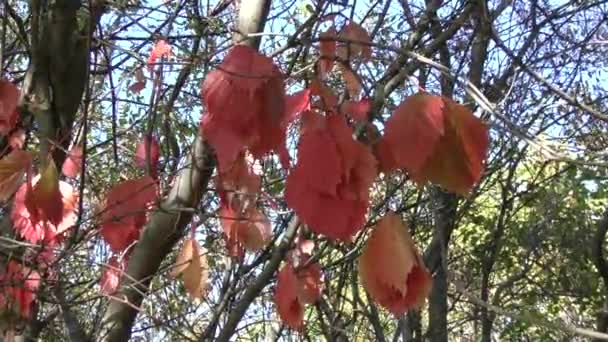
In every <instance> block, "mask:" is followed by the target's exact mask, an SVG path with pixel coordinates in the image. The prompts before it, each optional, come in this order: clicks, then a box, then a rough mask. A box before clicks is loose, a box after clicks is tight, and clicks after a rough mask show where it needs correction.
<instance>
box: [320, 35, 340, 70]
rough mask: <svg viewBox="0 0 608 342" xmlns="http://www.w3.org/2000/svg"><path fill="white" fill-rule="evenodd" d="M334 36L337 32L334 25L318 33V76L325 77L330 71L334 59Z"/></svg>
mask: <svg viewBox="0 0 608 342" xmlns="http://www.w3.org/2000/svg"><path fill="white" fill-rule="evenodd" d="M336 37H337V32H336V28H335V27H334V26H332V27H330V28H329V29H328V30H327V31H325V32H322V33H321V34H319V39H320V40H321V41H320V43H319V52H320V56H319V76H320V77H321V78H323V77H325V75H327V74H328V73H330V72H331V69H332V68H333V66H334V59H335V58H336V40H335V39H336Z"/></svg>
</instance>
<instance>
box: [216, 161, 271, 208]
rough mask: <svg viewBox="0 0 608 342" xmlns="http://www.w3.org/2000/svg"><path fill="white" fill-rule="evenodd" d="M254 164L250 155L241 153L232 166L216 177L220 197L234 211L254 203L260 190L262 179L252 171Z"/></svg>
mask: <svg viewBox="0 0 608 342" xmlns="http://www.w3.org/2000/svg"><path fill="white" fill-rule="evenodd" d="M254 165H255V162H254V160H253V157H251V155H247V156H245V154H244V153H241V154H240V155H239V157H238V159H236V160H235V162H234V163H233V164H232V166H231V167H230V168H229V169H227V170H224V171H223V172H221V173H220V174H219V175H218V177H217V178H216V182H215V183H216V187H217V190H218V192H219V195H220V199H221V200H222V202H223V203H224V204H225V205H227V206H228V207H230V208H232V210H234V211H237V212H243V211H246V210H247V207H248V205H247V204H253V203H255V199H256V198H257V196H258V195H259V193H260V191H261V188H262V179H261V176H260V174H257V173H256V172H255V171H254Z"/></svg>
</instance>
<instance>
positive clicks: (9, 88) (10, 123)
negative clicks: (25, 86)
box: [0, 80, 20, 135]
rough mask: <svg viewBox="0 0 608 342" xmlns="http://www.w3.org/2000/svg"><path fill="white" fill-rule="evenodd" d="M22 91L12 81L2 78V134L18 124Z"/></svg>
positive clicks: (0, 89)
mask: <svg viewBox="0 0 608 342" xmlns="http://www.w3.org/2000/svg"><path fill="white" fill-rule="evenodd" d="M19 96H20V91H19V89H18V88H17V87H16V86H15V85H14V84H13V83H11V82H9V81H7V80H0V134H2V135H7V134H8V133H9V132H10V131H11V130H12V129H13V128H15V125H16V124H17V117H18V113H17V104H18V102H19Z"/></svg>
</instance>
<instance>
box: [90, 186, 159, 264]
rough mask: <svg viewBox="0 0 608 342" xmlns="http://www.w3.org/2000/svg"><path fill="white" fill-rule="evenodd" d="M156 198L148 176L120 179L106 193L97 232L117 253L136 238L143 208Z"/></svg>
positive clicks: (143, 216) (143, 213)
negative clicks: (121, 180) (100, 223)
mask: <svg viewBox="0 0 608 342" xmlns="http://www.w3.org/2000/svg"><path fill="white" fill-rule="evenodd" d="M156 199H157V185H156V182H155V181H154V179H153V178H152V177H150V176H143V177H140V178H137V179H133V180H127V181H123V182H121V183H119V184H116V185H115V186H113V187H112V188H111V189H110V191H109V192H108V193H107V195H106V203H105V209H104V212H103V213H102V215H101V219H102V226H101V229H100V234H101V236H102V237H103V239H104V240H105V241H106V243H108V245H109V246H110V248H111V249H112V251H114V252H121V251H123V250H124V249H125V248H127V247H128V246H129V245H131V244H132V243H133V242H135V241H137V240H138V239H139V234H140V230H141V228H142V227H143V226H144V224H145V222H146V212H147V209H148V208H149V207H150V206H151V205H152V203H153V202H155V201H156Z"/></svg>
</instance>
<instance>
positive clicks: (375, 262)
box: [359, 213, 432, 316]
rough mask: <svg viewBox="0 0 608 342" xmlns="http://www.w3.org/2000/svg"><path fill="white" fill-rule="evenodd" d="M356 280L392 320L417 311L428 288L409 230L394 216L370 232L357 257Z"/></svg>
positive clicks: (389, 215)
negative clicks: (413, 310)
mask: <svg viewBox="0 0 608 342" xmlns="http://www.w3.org/2000/svg"><path fill="white" fill-rule="evenodd" d="M359 276H360V277H361V283H362V285H363V287H364V288H365V289H366V290H367V291H368V292H369V294H370V296H371V297H372V299H373V300H374V301H376V302H377V303H378V304H380V305H382V306H383V307H385V308H387V309H388V310H389V311H390V312H392V313H393V314H395V315H396V316H400V315H402V314H404V313H405V312H406V311H407V310H410V309H414V308H419V307H420V306H421V305H422V304H423V303H424V300H425V298H426V297H427V296H428V295H429V293H430V290H431V284H432V278H431V275H430V273H429V272H428V270H427V269H426V268H425V266H424V263H423V262H422V258H421V257H420V254H419V253H418V250H417V249H416V247H415V246H414V242H413V241H412V238H411V236H410V233H409V228H408V227H407V226H405V225H404V224H403V222H402V221H401V219H400V218H399V217H398V216H397V215H395V214H394V213H388V214H387V215H386V216H384V217H383V218H382V219H381V220H380V221H379V222H378V223H377V224H376V226H375V227H374V228H373V231H372V234H371V236H370V237H369V239H368V240H367V243H366V245H365V247H364V248H363V253H362V254H361V256H360V257H359Z"/></svg>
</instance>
